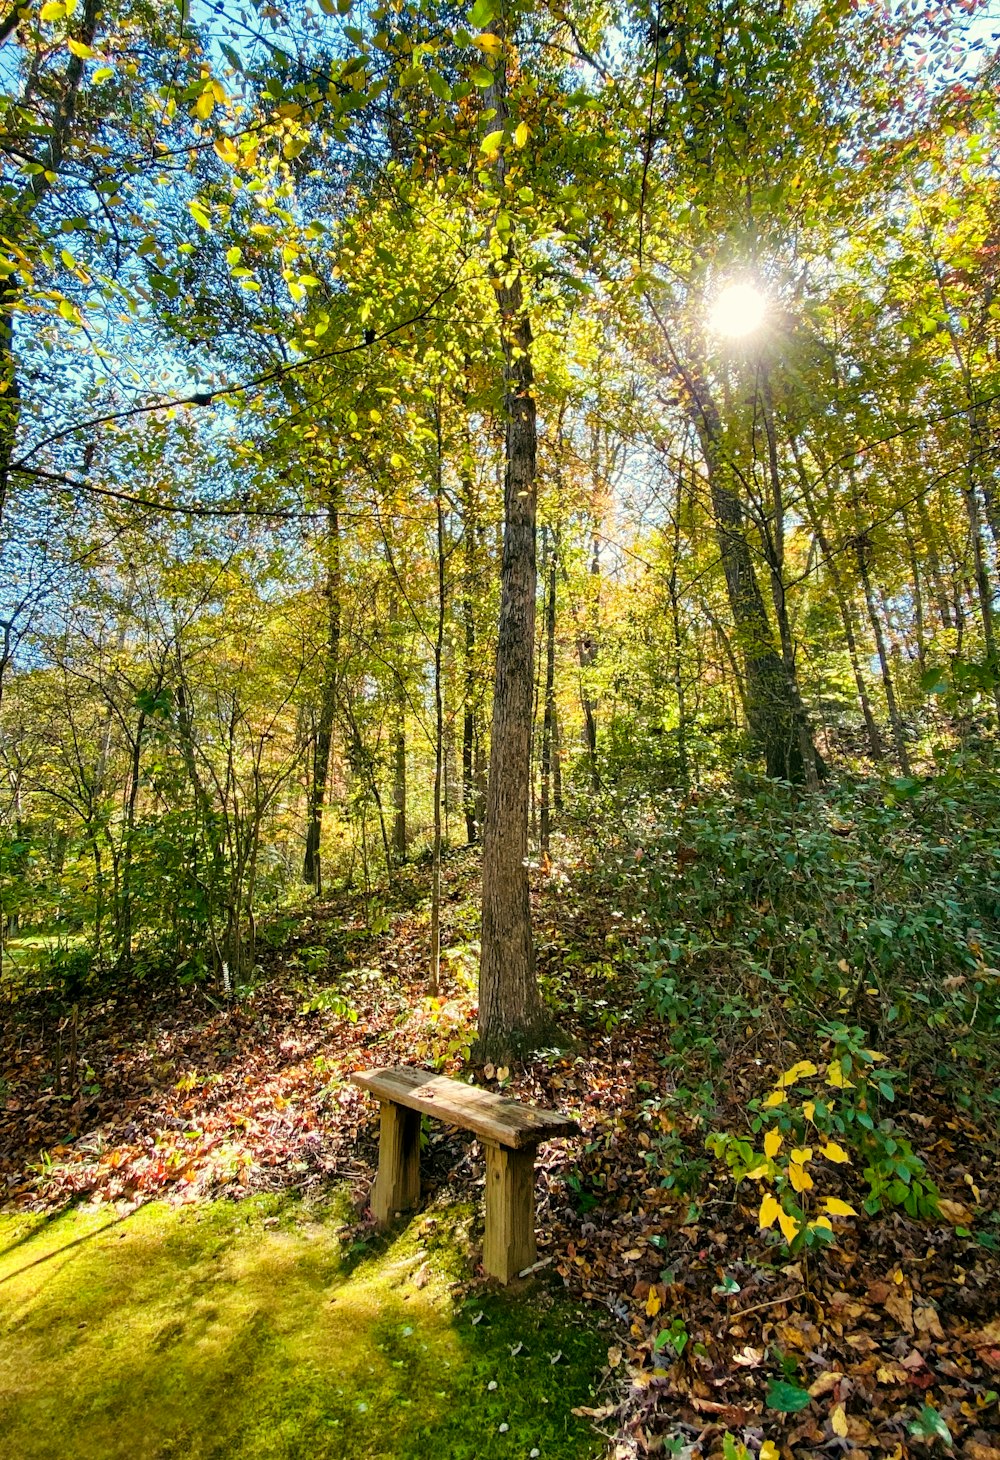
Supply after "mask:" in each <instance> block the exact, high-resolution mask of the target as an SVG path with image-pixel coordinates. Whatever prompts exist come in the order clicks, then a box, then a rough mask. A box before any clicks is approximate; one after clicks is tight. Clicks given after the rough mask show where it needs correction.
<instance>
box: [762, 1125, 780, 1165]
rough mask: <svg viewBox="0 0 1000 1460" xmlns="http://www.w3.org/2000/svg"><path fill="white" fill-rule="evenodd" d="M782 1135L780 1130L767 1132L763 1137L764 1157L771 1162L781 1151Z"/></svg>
mask: <svg viewBox="0 0 1000 1460" xmlns="http://www.w3.org/2000/svg"><path fill="white" fill-rule="evenodd" d="M782 1139H783V1137H782V1134H781V1131H780V1130H769V1131H768V1133H767V1135H766V1136H765V1137H764V1155H765V1156H767V1157H768V1159H769V1160H771V1161H773V1160H774V1158H775V1156H776V1155H777V1154H778V1152H779V1151H780V1150H781V1142H782Z"/></svg>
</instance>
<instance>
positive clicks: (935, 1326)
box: [913, 1307, 944, 1339]
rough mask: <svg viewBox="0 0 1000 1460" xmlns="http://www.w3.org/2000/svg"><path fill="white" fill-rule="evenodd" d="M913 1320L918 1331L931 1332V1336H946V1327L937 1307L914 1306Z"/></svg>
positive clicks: (940, 1337)
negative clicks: (942, 1324)
mask: <svg viewBox="0 0 1000 1460" xmlns="http://www.w3.org/2000/svg"><path fill="white" fill-rule="evenodd" d="M913 1322H914V1323H915V1325H916V1327H917V1330H918V1332H920V1333H926V1334H929V1335H930V1337H931V1338H938V1339H943V1338H944V1329H943V1328H942V1327H941V1320H940V1319H939V1318H938V1315H937V1309H936V1308H930V1307H927V1308H914V1310H913Z"/></svg>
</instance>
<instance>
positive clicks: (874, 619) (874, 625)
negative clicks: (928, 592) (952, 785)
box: [854, 533, 910, 776]
mask: <svg viewBox="0 0 1000 1460" xmlns="http://www.w3.org/2000/svg"><path fill="white" fill-rule="evenodd" d="M854 550H855V555H856V558H857V564H858V576H859V577H860V579H861V587H862V590H863V592H864V595H865V605H866V607H867V609H868V622H869V623H870V624H871V629H872V635H873V637H874V639H875V650H876V652H877V654H878V662H879V668H880V669H881V671H882V687H883V689H884V690H885V703H886V708H887V710H888V712H889V729H890V731H891V733H892V744H893V749H894V750H895V752H896V759H897V761H898V762H899V768H900V770H901V771H902V772H903V774H904V775H906V776H908V775H909V774H910V758H909V755H908V754H907V750H906V741H905V739H904V738H903V721H902V717H901V715H900V713H899V704H898V702H897V700H896V691H895V687H894V685H893V682H892V671H891V669H890V667H889V653H888V650H887V648H886V642H885V634H884V632H883V630H882V620H881V617H880V616H879V612H878V605H877V604H876V602H875V592H874V589H873V588H872V581H871V574H870V573H869V570H868V547H867V543H866V540H865V537H864V534H863V533H859V534H858V536H857V537H856V538H855V540H854Z"/></svg>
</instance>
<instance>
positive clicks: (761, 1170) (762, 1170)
mask: <svg viewBox="0 0 1000 1460" xmlns="http://www.w3.org/2000/svg"><path fill="white" fill-rule="evenodd" d="M769 1170H770V1168H769V1167H767V1166H755V1167H754V1168H753V1170H752V1171H748V1172H747V1180H748V1181H762V1180H763V1179H764V1177H765V1176H767V1175H768V1173H769Z"/></svg>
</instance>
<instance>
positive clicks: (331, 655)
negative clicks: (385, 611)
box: [302, 490, 341, 897]
mask: <svg viewBox="0 0 1000 1460" xmlns="http://www.w3.org/2000/svg"><path fill="white" fill-rule="evenodd" d="M326 554H327V559H326V583H325V586H324V590H323V593H324V597H325V598H326V604H327V642H326V659H325V662H324V664H323V680H322V687H321V690H320V707H319V721H318V723H317V726H316V735H315V739H314V741H313V764H312V784H311V786H310V789H309V807H308V812H307V819H306V850H305V857H304V858H303V862H302V880H303V881H304V882H308V883H309V884H310V885H311V886H312V887H313V888H314V889H315V891H316V896H317V897H319V896H320V894H321V893H322V891H323V862H322V844H323V807H324V805H325V803H326V787H327V781H328V779H329V775H330V750H331V747H332V745H333V727H334V723H335V721H336V716H337V688H338V683H339V660H340V629H341V604H340V588H341V575H340V512H339V495H338V493H337V491H336V490H333V491H332V492H331V495H330V500H329V502H328V503H327V513H326Z"/></svg>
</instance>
